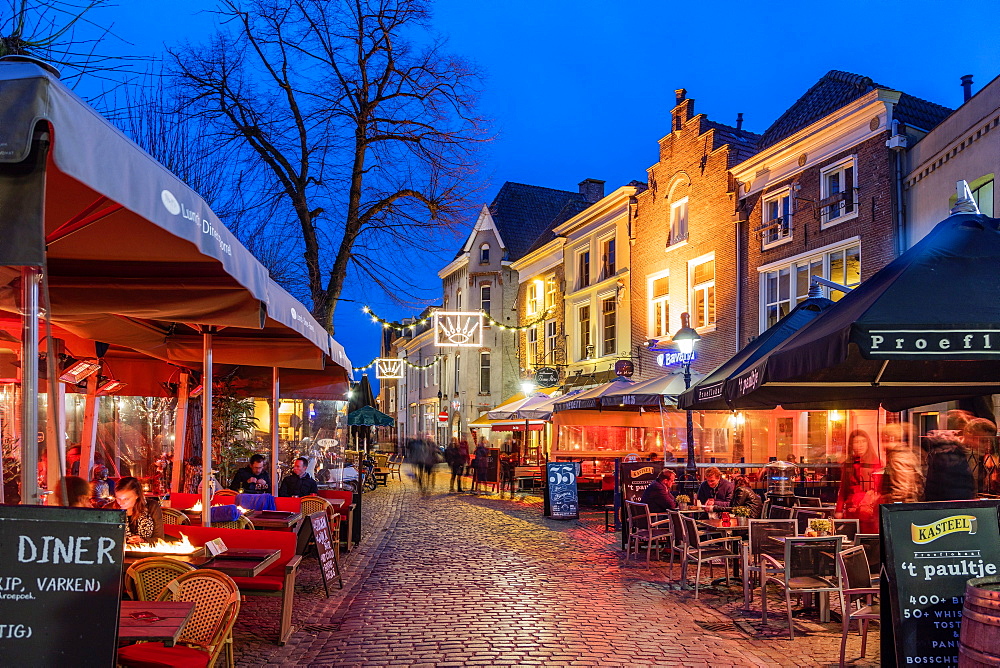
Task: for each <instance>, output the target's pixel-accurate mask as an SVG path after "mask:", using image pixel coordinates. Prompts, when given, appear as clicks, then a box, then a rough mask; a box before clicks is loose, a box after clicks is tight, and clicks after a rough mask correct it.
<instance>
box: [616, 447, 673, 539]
mask: <svg viewBox="0 0 1000 668" xmlns="http://www.w3.org/2000/svg"><path fill="white" fill-rule="evenodd" d="M662 469H663V462H650V461H645V462H622V463H621V465H620V466H619V468H618V480H619V484H621V495H620V499H619V500H618V501H619V502H620V504H621V505H620V506H619V507H618V508H615V511H617V513H618V515H619V517H620V519H621V526H622V549H623V550H624V549H625V542H626V541H627V540H628V533H629V532H628V525H627V523H626V522H625V502H626V501H635V502H636V503H638V502H639V501H641V500H642V493H643V492H645V491H646V488H647V487H649V485H650V483H652V482H653V481H654V480H656V476H658V475H660V471H661V470H662Z"/></svg>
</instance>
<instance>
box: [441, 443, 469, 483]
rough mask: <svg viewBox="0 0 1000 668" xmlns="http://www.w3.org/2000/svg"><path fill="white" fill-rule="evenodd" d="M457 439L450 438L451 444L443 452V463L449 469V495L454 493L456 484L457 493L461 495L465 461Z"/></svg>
mask: <svg viewBox="0 0 1000 668" xmlns="http://www.w3.org/2000/svg"><path fill="white" fill-rule="evenodd" d="M458 443H459V441H458V437H457V436H452V438H451V443H449V444H448V447H447V448H446V449H445V451H444V461H445V463H446V464H447V465H448V468H449V469H451V484H450V485H449V487H448V492H449V493H450V494H454V493H455V484H456V483H457V484H458V493H459V494H461V493H462V472H463V471H464V470H465V461H464V460H463V459H462V452H461V449H460V448H459V445H458Z"/></svg>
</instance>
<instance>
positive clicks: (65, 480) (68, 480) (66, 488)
mask: <svg viewBox="0 0 1000 668" xmlns="http://www.w3.org/2000/svg"><path fill="white" fill-rule="evenodd" d="M55 503H56V504H57V505H60V506H61V505H63V504H65V505H67V506H69V507H70V508H93V507H94V504H92V503H91V502H90V483H88V482H87V481H86V480H84V479H83V478H80V477H79V476H75V475H68V476H63V477H62V478H60V479H59V482H57V483H56V488H55Z"/></svg>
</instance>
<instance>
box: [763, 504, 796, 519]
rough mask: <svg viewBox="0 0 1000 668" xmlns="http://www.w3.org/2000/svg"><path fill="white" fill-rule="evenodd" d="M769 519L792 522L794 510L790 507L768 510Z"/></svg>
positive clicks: (775, 507)
mask: <svg viewBox="0 0 1000 668" xmlns="http://www.w3.org/2000/svg"><path fill="white" fill-rule="evenodd" d="M767 512H768V514H767V519H769V520H790V519H792V508H791V507H789V506H775V505H772V506H771V507H770V508H768V511H767Z"/></svg>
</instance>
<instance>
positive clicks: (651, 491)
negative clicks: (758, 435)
mask: <svg viewBox="0 0 1000 668" xmlns="http://www.w3.org/2000/svg"><path fill="white" fill-rule="evenodd" d="M676 480H677V473H676V472H675V471H674V470H673V469H671V468H664V469H663V470H661V471H660V473H659V475H657V476H656V479H655V480H654V481H653V482H652V483H650V485H649V487H647V488H646V491H644V492H643V494H642V500H641V501H642V503H645V504H647V505H648V506H649V512H651V513H664V512H666V511H668V510H677V508H678V503H677V499H676V498H675V497H674V494H673V492H671V491H670V488H671V487H672V486H673V484H674V482H675V481H676ZM696 496H697V499H698V502H699V503H700V504H701V505H702V507H704V508H705V510H707V511H713V510H720V511H731V510H732V509H733V508H736V507H738V506H745V507H746V508H748V510H749V514H748V516H749V517H752V518H759V517H760V513H761V509H762V508H763V502H762V501H761V498H760V495H759V494H757V492H755V491H754V490H753V487H752V486H751V485H750V481H749V480H748V479H747V478H746V477H745V476H742V475H739V476H736V477H735V478H733V479H732V480H727V479H726V478H724V477H722V471H720V470H719V469H718V468H717V467H715V466H712V467H710V468H708V469H705V479H704V480H702V482H701V484H700V485H699V486H698V492H697V494H696Z"/></svg>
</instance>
